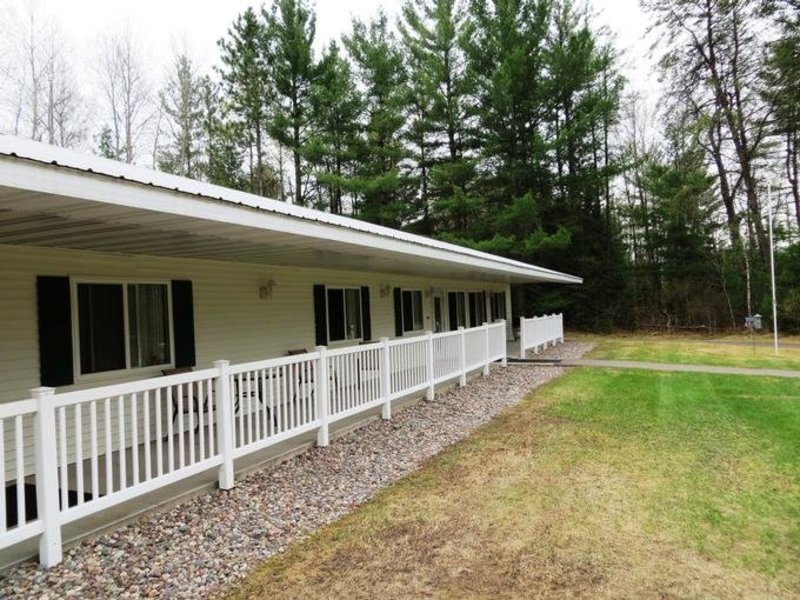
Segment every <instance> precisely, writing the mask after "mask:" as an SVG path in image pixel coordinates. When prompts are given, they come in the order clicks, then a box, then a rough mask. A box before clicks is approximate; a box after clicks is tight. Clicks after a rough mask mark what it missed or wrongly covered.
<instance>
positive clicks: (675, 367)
mask: <svg viewBox="0 0 800 600" xmlns="http://www.w3.org/2000/svg"><path fill="white" fill-rule="evenodd" d="M558 366H561V367H599V368H602V369H645V370H648V371H670V372H681V373H715V374H719V375H761V376H766V377H793V378H798V379H800V371H790V370H788V369H749V368H744V367H718V366H714V365H682V364H672V363H656V362H644V361H637V360H599V359H590V358H581V359H577V360H564V361H561V362H560V363H558Z"/></svg>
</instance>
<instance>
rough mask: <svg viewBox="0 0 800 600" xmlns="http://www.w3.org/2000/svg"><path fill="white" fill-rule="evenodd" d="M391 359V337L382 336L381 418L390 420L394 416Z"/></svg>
mask: <svg viewBox="0 0 800 600" xmlns="http://www.w3.org/2000/svg"><path fill="white" fill-rule="evenodd" d="M391 368H392V364H391V360H390V357H389V338H387V337H383V338H381V398H383V409H382V410H381V418H383V419H384V420H385V421H388V420H389V419H391V418H392V389H391V386H390V379H389V375H390V373H391Z"/></svg>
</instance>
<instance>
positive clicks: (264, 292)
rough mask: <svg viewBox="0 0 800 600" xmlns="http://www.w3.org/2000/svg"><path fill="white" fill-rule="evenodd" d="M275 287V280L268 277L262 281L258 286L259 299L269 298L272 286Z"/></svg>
mask: <svg viewBox="0 0 800 600" xmlns="http://www.w3.org/2000/svg"><path fill="white" fill-rule="evenodd" d="M274 287H275V280H274V279H269V280H267V281H266V282H265V283H262V284H261V286H259V288H258V297H259V298H260V299H261V300H269V299H271V298H272V288H274Z"/></svg>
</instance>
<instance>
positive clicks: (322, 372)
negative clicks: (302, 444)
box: [315, 346, 330, 446]
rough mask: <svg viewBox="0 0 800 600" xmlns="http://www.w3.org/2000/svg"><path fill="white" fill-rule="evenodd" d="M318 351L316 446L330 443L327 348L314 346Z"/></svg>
mask: <svg viewBox="0 0 800 600" xmlns="http://www.w3.org/2000/svg"><path fill="white" fill-rule="evenodd" d="M315 350H316V351H317V352H319V358H318V359H317V389H316V394H317V417H318V418H319V429H318V430H317V446H327V445H328V444H330V431H329V428H328V382H329V381H330V379H329V378H328V349H327V348H326V347H325V346H317V347H316V348H315Z"/></svg>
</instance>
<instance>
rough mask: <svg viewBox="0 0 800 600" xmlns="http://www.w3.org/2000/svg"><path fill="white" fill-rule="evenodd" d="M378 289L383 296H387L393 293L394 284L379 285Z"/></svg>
mask: <svg viewBox="0 0 800 600" xmlns="http://www.w3.org/2000/svg"><path fill="white" fill-rule="evenodd" d="M378 291H379V292H380V294H381V298H386V296H388V295H389V294H391V293H392V286H391V285H389V284H388V283H387V284H386V285H382V286H381V287H379V288H378Z"/></svg>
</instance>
